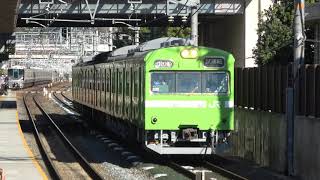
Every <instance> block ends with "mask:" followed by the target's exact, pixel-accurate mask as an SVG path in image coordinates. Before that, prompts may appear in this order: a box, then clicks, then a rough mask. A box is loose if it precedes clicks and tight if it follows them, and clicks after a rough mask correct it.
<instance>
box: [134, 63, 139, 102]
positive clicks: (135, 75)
mask: <svg viewBox="0 0 320 180" xmlns="http://www.w3.org/2000/svg"><path fill="white" fill-rule="evenodd" d="M133 78H134V79H133V83H134V88H133V89H134V94H133V96H134V97H138V83H137V81H138V73H137V70H136V69H135V70H134V73H133Z"/></svg>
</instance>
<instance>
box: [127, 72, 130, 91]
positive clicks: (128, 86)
mask: <svg viewBox="0 0 320 180" xmlns="http://www.w3.org/2000/svg"><path fill="white" fill-rule="evenodd" d="M129 91H130V73H129V71H128V68H127V69H126V96H129Z"/></svg>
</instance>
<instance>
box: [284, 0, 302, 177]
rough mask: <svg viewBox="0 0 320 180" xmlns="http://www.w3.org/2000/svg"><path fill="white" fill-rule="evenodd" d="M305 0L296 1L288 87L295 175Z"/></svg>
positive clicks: (289, 153) (290, 163) (290, 157)
mask: <svg viewBox="0 0 320 180" xmlns="http://www.w3.org/2000/svg"><path fill="white" fill-rule="evenodd" d="M304 6H305V3H304V0H295V1H294V9H295V15H294V49H293V58H294V59H293V66H292V76H291V77H292V81H291V82H289V87H288V89H287V111H286V112H287V113H286V117H287V171H288V175H290V176H293V175H294V173H295V172H294V128H295V127H294V123H295V115H296V114H297V113H296V112H297V110H298V108H297V107H298V106H297V105H298V103H299V102H298V101H297V99H296V98H295V97H297V88H298V85H299V81H298V80H299V66H300V65H303V64H304V41H305V39H306V38H305V34H304V25H305V20H304V18H305V16H304Z"/></svg>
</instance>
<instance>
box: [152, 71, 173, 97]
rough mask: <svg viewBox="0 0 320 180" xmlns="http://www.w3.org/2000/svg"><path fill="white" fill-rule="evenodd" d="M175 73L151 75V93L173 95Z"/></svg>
mask: <svg viewBox="0 0 320 180" xmlns="http://www.w3.org/2000/svg"><path fill="white" fill-rule="evenodd" d="M175 86H176V78H175V73H169V72H168V73H152V74H151V91H152V92H154V93H174V92H175V91H176V88H175Z"/></svg>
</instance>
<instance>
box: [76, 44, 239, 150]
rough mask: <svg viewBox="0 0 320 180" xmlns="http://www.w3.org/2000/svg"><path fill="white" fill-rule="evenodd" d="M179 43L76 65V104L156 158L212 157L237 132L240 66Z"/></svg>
mask: <svg viewBox="0 0 320 180" xmlns="http://www.w3.org/2000/svg"><path fill="white" fill-rule="evenodd" d="M177 42H179V41H178V40H175V42H171V43H169V46H168V44H167V46H168V47H160V45H159V46H156V47H154V46H152V47H148V46H149V45H148V42H147V43H145V44H142V45H141V46H138V47H136V48H135V49H134V50H132V51H130V50H129V52H128V53H127V52H125V53H123V54H121V53H120V54H119V53H115V52H116V51H115V52H114V53H110V54H109V55H108V56H105V57H102V58H101V57H100V58H93V60H92V61H89V62H84V63H79V64H77V65H75V66H74V67H73V72H72V73H73V74H72V77H73V82H72V87H73V99H74V104H75V105H76V106H77V108H78V109H79V110H80V111H82V113H83V114H84V115H85V116H86V117H88V119H90V121H94V122H95V123H98V124H99V125H100V126H101V127H107V128H108V129H109V130H112V131H113V132H115V133H117V134H119V135H120V136H121V137H123V138H125V139H130V141H132V138H133V137H134V140H135V141H136V142H138V143H141V144H142V145H143V146H144V147H145V148H147V149H149V150H152V151H154V152H157V153H159V154H211V153H215V152H216V151H217V149H218V148H219V147H223V146H225V145H226V143H227V142H228V138H229V135H230V131H232V130H233V129H234V107H233V104H234V103H233V102H234V82H233V81H234V62H235V60H234V58H233V56H232V55H231V54H230V53H228V52H225V51H222V50H219V49H214V48H207V47H201V46H199V47H194V46H184V45H179V46H174V45H175V44H177ZM150 44H154V42H153V43H150ZM160 44H161V43H160ZM162 44H163V43H162ZM182 44H183V43H182ZM170 45H172V46H170ZM143 48H144V49H143Z"/></svg>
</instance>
